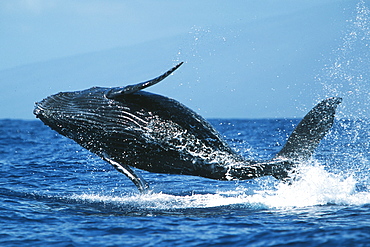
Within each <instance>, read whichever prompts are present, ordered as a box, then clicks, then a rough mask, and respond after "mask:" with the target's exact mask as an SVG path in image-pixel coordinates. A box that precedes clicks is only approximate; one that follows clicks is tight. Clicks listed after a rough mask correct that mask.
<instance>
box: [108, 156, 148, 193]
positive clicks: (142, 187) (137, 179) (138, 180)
mask: <svg viewBox="0 0 370 247" xmlns="http://www.w3.org/2000/svg"><path fill="white" fill-rule="evenodd" d="M104 160H105V161H107V162H108V163H109V164H111V165H112V166H113V167H114V168H116V170H117V171H119V172H121V173H123V174H125V175H126V176H127V177H128V178H129V179H131V181H132V182H133V183H134V184H135V185H136V187H137V188H138V190H139V191H140V192H141V193H144V192H147V191H148V189H149V184H148V182H146V181H145V179H144V178H143V177H141V176H140V175H139V174H136V173H135V172H134V171H133V170H132V169H131V168H130V167H129V166H127V165H122V164H120V163H118V162H116V161H114V160H112V159H109V158H107V157H104Z"/></svg>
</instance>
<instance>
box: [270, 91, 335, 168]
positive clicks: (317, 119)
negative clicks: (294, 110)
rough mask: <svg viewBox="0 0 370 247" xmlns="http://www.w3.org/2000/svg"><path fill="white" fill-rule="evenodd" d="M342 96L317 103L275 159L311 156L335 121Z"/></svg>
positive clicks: (300, 158) (302, 159) (304, 158)
mask: <svg viewBox="0 0 370 247" xmlns="http://www.w3.org/2000/svg"><path fill="white" fill-rule="evenodd" d="M341 102H342V99H341V98H336V97H333V98H328V99H325V100H323V101H321V102H320V103H319V104H317V105H316V106H315V107H314V108H313V109H312V110H311V111H310V112H309V113H307V115H306V116H305V117H304V118H303V119H302V120H301V122H300V123H299V124H298V125H297V127H296V128H295V129H294V131H293V133H292V134H291V135H290V137H289V138H288V141H287V143H286V144H285V146H284V147H283V148H282V149H281V151H280V152H279V153H278V154H277V155H276V156H275V158H274V159H273V160H280V159H283V160H284V159H289V160H294V161H304V160H307V159H309V158H310V157H311V155H312V153H313V152H314V150H315V149H316V147H317V146H318V145H319V143H320V141H321V139H322V138H324V136H325V135H326V133H327V132H328V131H329V129H330V128H331V127H332V125H333V122H334V114H335V109H336V108H337V106H338V105H339V104H340V103H341Z"/></svg>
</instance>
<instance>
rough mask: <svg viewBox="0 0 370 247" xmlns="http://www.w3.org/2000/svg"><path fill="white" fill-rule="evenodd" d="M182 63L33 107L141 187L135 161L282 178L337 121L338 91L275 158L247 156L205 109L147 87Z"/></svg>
mask: <svg viewBox="0 0 370 247" xmlns="http://www.w3.org/2000/svg"><path fill="white" fill-rule="evenodd" d="M181 65H182V63H179V64H177V65H176V66H175V67H173V68H172V69H170V70H169V71H167V72H166V73H164V74H163V75H161V76H159V77H157V78H154V79H152V80H149V81H146V82H142V83H138V84H135V85H129V86H125V87H114V88H103V87H92V88H90V89H87V90H83V91H75V92H61V93H58V94H55V95H52V96H49V97H47V98H45V99H43V100H42V101H41V102H39V103H36V106H35V109H34V114H35V115H36V117H37V118H39V119H40V120H41V121H42V122H44V124H46V125H48V126H49V127H50V128H52V129H53V130H55V131H57V132H58V133H60V134H62V135H64V136H66V137H68V138H71V139H72V140H74V141H75V142H77V143H78V144H80V145H81V146H82V147H84V148H86V149H87V150H89V151H91V152H92V153H95V154H97V155H98V156H100V157H101V158H102V159H103V160H105V161H107V162H108V163H110V164H111V165H113V166H114V167H115V168H116V169H117V170H118V171H119V172H121V173H123V174H125V175H126V176H127V177H128V178H129V179H131V180H132V181H133V182H134V184H135V185H136V186H137V188H138V189H139V190H140V191H141V192H143V191H145V190H147V189H148V188H149V186H148V183H147V182H146V181H145V180H144V179H143V178H142V177H141V176H140V175H139V174H138V173H136V172H134V171H133V169H132V167H135V168H138V169H142V170H146V171H149V172H155V173H167V174H183V175H193V176H201V177H205V178H210V179H217V180H245V179H253V178H257V177H261V176H274V177H275V178H277V179H281V180H284V179H286V178H288V173H289V170H291V169H292V168H294V167H295V166H296V165H297V164H298V163H299V162H302V161H305V160H307V159H309V158H310V156H311V155H312V153H313V151H314V150H315V148H316V147H317V146H318V144H319V142H320V141H321V139H322V138H323V137H324V136H325V134H326V133H327V132H328V131H329V129H330V128H331V126H332V125H333V121H334V114H335V109H336V107H337V105H338V104H339V103H340V102H341V98H335V97H333V98H328V99H325V100H323V101H321V102H320V103H318V104H317V105H316V106H315V107H314V108H313V109H312V110H311V111H310V112H309V113H308V114H307V115H306V116H305V117H304V118H303V119H302V120H301V122H300V123H299V124H298V125H297V127H296V128H295V129H294V131H293V132H292V134H291V135H290V137H289V138H288V140H287V142H286V144H285V146H284V147H283V148H282V149H281V151H280V152H278V153H277V154H276V155H275V157H274V158H272V159H271V160H268V161H253V160H246V159H245V158H244V157H243V156H241V155H240V154H238V153H236V152H235V151H234V150H232V149H231V148H230V147H229V145H228V144H227V143H226V142H225V141H224V140H223V139H222V138H221V136H220V134H219V133H218V132H217V131H216V130H215V129H214V128H213V127H212V126H211V125H210V124H209V123H208V122H207V121H206V120H205V119H203V118H202V117H201V116H200V115H198V114H197V113H195V112H194V111H192V110H191V109H189V108H187V107H186V106H184V105H183V104H181V103H179V102H178V101H176V100H174V99H171V98H168V97H164V96H161V95H157V94H153V93H149V92H145V91H143V89H145V88H147V87H150V86H152V85H154V84H156V83H158V82H160V81H161V80H163V79H164V78H166V77H167V76H168V75H170V74H171V73H172V72H174V71H175V70H176V69H177V68H178V67H180V66H181Z"/></svg>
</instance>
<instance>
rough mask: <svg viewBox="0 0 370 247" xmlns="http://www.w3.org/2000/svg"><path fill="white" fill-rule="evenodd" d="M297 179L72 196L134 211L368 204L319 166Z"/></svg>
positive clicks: (349, 180)
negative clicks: (195, 190)
mask: <svg viewBox="0 0 370 247" xmlns="http://www.w3.org/2000/svg"><path fill="white" fill-rule="evenodd" d="M299 174H300V175H299V179H298V180H297V181H294V183H293V184H291V185H289V184H285V183H278V184H276V185H274V186H261V188H260V189H259V190H255V191H253V192H252V193H251V191H250V190H248V193H247V192H246V189H243V188H241V187H239V188H238V189H236V190H233V191H226V192H225V191H223V192H219V193H215V194H193V195H185V196H181V195H170V194H165V193H149V194H143V195H140V194H133V195H125V196H106V195H96V194H82V195H75V196H73V199H76V200H82V201H87V202H98V203H99V202H101V203H113V204H115V205H118V206H119V205H122V206H123V207H124V206H130V207H135V208H137V209H140V208H141V209H156V210H169V209H187V208H210V207H220V206H233V205H238V206H245V207H250V208H289V207H307V206H317V205H328V204H329V205H333V204H334V205H364V204H370V192H369V190H368V189H367V190H366V191H361V192H359V191H356V184H357V183H358V182H357V181H356V179H355V178H354V177H353V176H349V177H346V178H344V177H341V176H339V175H336V174H333V173H330V172H328V171H326V170H325V169H324V168H323V167H322V166H318V165H316V166H307V167H302V168H301V169H300V173H299Z"/></svg>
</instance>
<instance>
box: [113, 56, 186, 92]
mask: <svg viewBox="0 0 370 247" xmlns="http://www.w3.org/2000/svg"><path fill="white" fill-rule="evenodd" d="M183 63H184V62H180V63H178V64H177V65H175V66H174V67H172V68H171V69H170V70H168V71H167V72H165V73H163V74H162V75H160V76H158V77H156V78H154V79H151V80H149V81H145V82H141V83H138V84H135V85H128V86H125V87H118V88H112V89H111V90H109V91H108V93H107V94H106V96H107V98H109V99H114V98H116V97H119V96H122V95H126V94H133V93H136V92H138V91H140V90H142V89H144V88H147V87H150V86H153V85H155V84H157V83H158V82H160V81H162V80H163V79H165V78H166V77H167V76H169V75H170V74H172V73H173V72H174V71H175V70H177V69H178V68H179V67H180V66H181V65H182V64H183Z"/></svg>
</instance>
